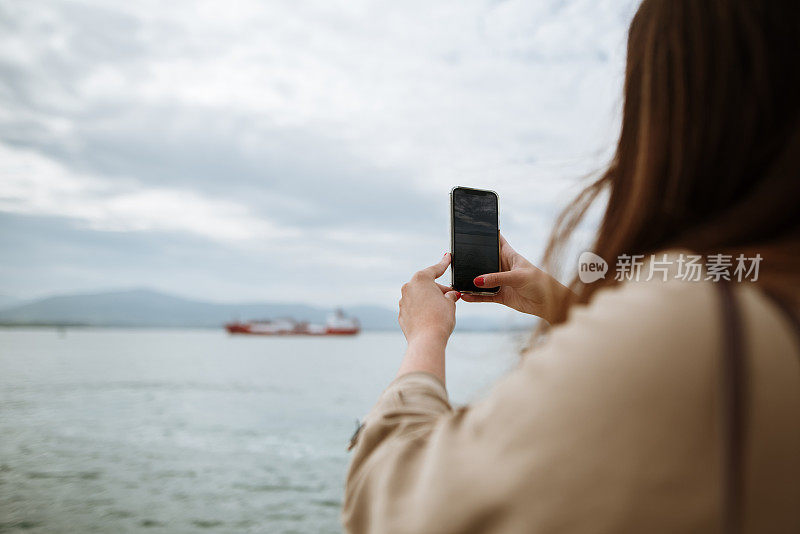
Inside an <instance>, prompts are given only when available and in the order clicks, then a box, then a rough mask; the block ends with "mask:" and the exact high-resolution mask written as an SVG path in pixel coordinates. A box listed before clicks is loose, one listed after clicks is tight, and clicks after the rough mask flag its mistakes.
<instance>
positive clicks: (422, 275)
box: [397, 253, 461, 382]
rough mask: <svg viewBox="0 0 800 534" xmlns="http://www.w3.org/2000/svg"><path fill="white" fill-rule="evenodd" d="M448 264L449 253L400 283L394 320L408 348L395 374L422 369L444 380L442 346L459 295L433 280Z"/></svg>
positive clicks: (445, 341) (448, 330)
mask: <svg viewBox="0 0 800 534" xmlns="http://www.w3.org/2000/svg"><path fill="white" fill-rule="evenodd" d="M448 265H450V254H449V253H447V254H445V255H444V257H443V258H442V260H441V261H440V262H439V263H437V264H436V265H431V266H430V267H428V268H427V269H423V270H421V271H419V272H417V273H415V274H414V276H412V277H411V280H410V281H409V282H407V283H406V284H403V288H402V297H401V298H400V316H399V318H398V321H399V322H400V328H402V329H403V334H405V336H406V340H407V341H408V350H407V351H406V355H405V358H404V359H403V363H402V364H401V365H400V371H399V372H398V373H397V374H398V376H399V375H404V374H406V373H411V372H414V371H425V372H428V373H432V374H434V375H436V376H438V377H439V378H440V379H441V381H442V382H444V349H445V347H446V346H447V340H448V338H449V337H450V334H451V333H453V328H455V326H456V301H457V300H458V298H459V297H460V296H461V294H460V293H459V292H458V291H453V289H452V288H449V287H447V286H443V285H441V284H437V283H436V279H437V278H439V277H440V276H442V275H443V274H444V272H445V271H446V270H447V266H448Z"/></svg>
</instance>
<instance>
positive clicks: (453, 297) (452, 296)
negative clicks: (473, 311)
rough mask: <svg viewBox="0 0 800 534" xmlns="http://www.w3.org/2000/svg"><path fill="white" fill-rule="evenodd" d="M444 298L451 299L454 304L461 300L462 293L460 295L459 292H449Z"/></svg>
mask: <svg viewBox="0 0 800 534" xmlns="http://www.w3.org/2000/svg"><path fill="white" fill-rule="evenodd" d="M444 298H446V299H450V300H452V301H453V302H455V301H457V300H458V299H460V298H461V293H459V292H458V291H448V292H447V293H445V294H444Z"/></svg>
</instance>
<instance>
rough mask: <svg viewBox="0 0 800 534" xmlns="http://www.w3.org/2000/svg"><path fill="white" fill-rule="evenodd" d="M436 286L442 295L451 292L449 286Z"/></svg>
mask: <svg viewBox="0 0 800 534" xmlns="http://www.w3.org/2000/svg"><path fill="white" fill-rule="evenodd" d="M436 285H437V286H439V289H441V290H442V293H448V292H450V291H453V288H452V287H450V286H445V285H442V284H440V283H438V282H437V283H436Z"/></svg>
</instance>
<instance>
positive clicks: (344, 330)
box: [225, 310, 361, 336]
mask: <svg viewBox="0 0 800 534" xmlns="http://www.w3.org/2000/svg"><path fill="white" fill-rule="evenodd" d="M225 329H226V330H227V331H228V333H230V334H246V335H251V336H354V335H356V334H358V333H359V332H360V331H361V325H360V324H359V322H358V319H356V318H354V317H347V316H346V315H345V314H344V312H343V311H342V310H336V311H335V312H333V313H332V314H331V315H329V316H328V318H327V320H326V321H325V324H311V323H309V322H307V321H295V320H294V319H291V318H287V317H284V318H280V319H264V320H260V321H247V322H238V321H237V322H233V323H228V324H226V325H225Z"/></svg>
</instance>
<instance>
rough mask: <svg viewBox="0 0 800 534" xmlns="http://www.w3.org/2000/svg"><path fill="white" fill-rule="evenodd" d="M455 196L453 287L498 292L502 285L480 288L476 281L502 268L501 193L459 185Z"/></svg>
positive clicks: (453, 207)
mask: <svg viewBox="0 0 800 534" xmlns="http://www.w3.org/2000/svg"><path fill="white" fill-rule="evenodd" d="M451 195H452V199H451V204H452V225H453V228H452V243H451V247H452V254H453V263H452V265H451V269H452V273H453V289H455V290H457V291H468V292H473V293H475V292H480V293H496V292H497V290H498V288H483V287H477V286H475V284H474V283H473V280H474V279H475V277H476V276H479V275H482V274H486V273H494V272H497V271H499V270H500V253H499V250H500V242H499V239H500V237H499V234H498V231H499V228H498V217H497V194H495V193H494V192H492V191H483V190H480V189H469V188H466V187H456V188H455V189H453V192H452V193H451Z"/></svg>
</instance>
